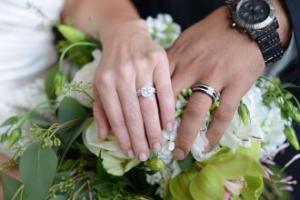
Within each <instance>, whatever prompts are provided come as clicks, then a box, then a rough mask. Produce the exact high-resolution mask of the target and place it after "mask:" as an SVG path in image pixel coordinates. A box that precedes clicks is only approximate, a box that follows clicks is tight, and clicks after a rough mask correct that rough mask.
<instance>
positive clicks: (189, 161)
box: [178, 154, 195, 171]
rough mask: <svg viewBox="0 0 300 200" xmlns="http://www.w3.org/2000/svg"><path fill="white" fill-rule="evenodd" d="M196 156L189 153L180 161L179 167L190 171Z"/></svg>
mask: <svg viewBox="0 0 300 200" xmlns="http://www.w3.org/2000/svg"><path fill="white" fill-rule="evenodd" d="M194 161H195V160H194V158H193V156H192V155H191V154H189V155H188V156H187V157H186V158H185V159H184V160H180V161H178V164H179V167H180V169H181V170H182V171H188V170H189V169H190V168H191V167H192V166H193V164H194Z"/></svg>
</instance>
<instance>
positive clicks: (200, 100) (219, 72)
mask: <svg viewBox="0 0 300 200" xmlns="http://www.w3.org/2000/svg"><path fill="white" fill-rule="evenodd" d="M229 16H230V13H229V9H228V8H226V7H221V8H219V9H217V10H216V11H214V12H213V13H212V14H211V15H210V16H208V17H207V18H205V19H204V20H203V21H201V22H199V23H197V24H195V25H194V26H192V27H191V28H189V29H188V30H187V31H185V32H184V33H183V34H182V35H181V37H180V38H179V39H178V41H177V42H176V43H175V44H174V46H173V47H172V48H171V49H170V50H169V51H168V56H169V61H170V65H171V69H172V70H171V71H172V84H173V89H174V93H175V95H178V93H179V92H180V91H181V90H182V89H184V88H189V87H191V86H193V85H194V84H198V83H200V84H207V85H209V86H211V87H213V88H214V89H216V90H217V91H219V92H221V99H220V107H219V108H218V109H217V110H216V111H215V112H214V114H213V119H212V122H211V124H210V127H209V129H208V132H207V139H208V141H209V146H208V147H207V150H210V149H212V148H213V147H214V146H215V145H217V144H218V143H219V140H220V139H221V137H222V135H223V134H224V132H225V131H226V128H227V126H228V125H229V124H230V122H231V120H232V118H233V115H234V113H235V111H236V109H237V107H238V106H239V103H240V99H241V98H242V97H243V95H244V94H245V93H246V92H247V91H248V89H249V88H250V87H251V86H252V84H253V83H254V82H255V81H256V79H257V78H258V77H259V76H260V75H261V74H262V72H263V69H264V66H265V64H264V60H263V57H262V55H261V52H260V50H259V48H258V46H257V44H256V42H255V41H252V40H251V39H250V38H249V36H248V35H247V34H246V33H241V32H239V31H237V30H235V29H233V28H231V26H230V19H229ZM278 19H279V22H280V26H281V30H280V35H281V36H282V37H281V38H282V39H284V40H285V41H286V40H288V38H287V37H283V36H287V35H288V22H287V19H286V18H285V19H284V18H281V17H278ZM211 104H212V100H211V98H210V97H209V96H207V95H206V94H204V93H199V92H197V93H194V94H193V96H192V97H191V98H190V100H189V102H188V105H187V108H186V110H185V112H184V115H183V120H182V125H181V127H180V129H179V135H178V138H177V144H176V149H175V151H174V156H175V158H177V159H184V158H185V156H186V155H187V154H188V153H189V151H190V149H191V146H192V145H193V142H194V140H195V138H196V137H197V134H198V131H199V130H200V128H201V125H202V124H203V121H204V118H205V115H206V113H207V112H208V110H209V107H210V106H211Z"/></svg>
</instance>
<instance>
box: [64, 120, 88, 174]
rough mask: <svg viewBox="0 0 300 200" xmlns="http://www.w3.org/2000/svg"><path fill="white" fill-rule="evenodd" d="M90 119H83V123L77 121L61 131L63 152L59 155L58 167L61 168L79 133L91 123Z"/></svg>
mask: <svg viewBox="0 0 300 200" xmlns="http://www.w3.org/2000/svg"><path fill="white" fill-rule="evenodd" d="M91 121H92V120H91V119H87V120H85V121H84V122H83V123H82V122H78V124H77V125H76V126H74V127H72V128H70V129H67V130H64V132H62V133H61V134H62V139H63V143H64V148H63V154H62V156H61V157H60V161H59V168H61V166H62V163H63V161H64V159H65V156H66V155H67V153H68V151H69V149H70V148H71V146H72V144H73V143H74V142H75V140H76V139H77V138H78V137H79V136H80V135H81V133H82V132H83V131H84V130H86V129H87V127H88V126H89V125H90V124H91Z"/></svg>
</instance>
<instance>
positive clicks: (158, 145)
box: [153, 142, 161, 151]
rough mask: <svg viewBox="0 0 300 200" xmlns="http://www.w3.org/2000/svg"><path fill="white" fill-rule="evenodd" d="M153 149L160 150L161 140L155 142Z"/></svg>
mask: <svg viewBox="0 0 300 200" xmlns="http://www.w3.org/2000/svg"><path fill="white" fill-rule="evenodd" d="M153 149H154V150H155V151H160V150H161V144H160V143H159V142H157V143H155V144H154V145H153Z"/></svg>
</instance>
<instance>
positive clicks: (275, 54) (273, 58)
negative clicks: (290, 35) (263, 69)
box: [251, 19, 284, 66]
mask: <svg viewBox="0 0 300 200" xmlns="http://www.w3.org/2000/svg"><path fill="white" fill-rule="evenodd" d="M278 28H279V25H278V22H277V20H276V19H275V20H274V22H273V23H272V24H270V25H269V26H268V27H266V28H265V29H263V30H259V31H257V30H256V31H253V32H252V33H251V35H252V37H253V39H255V40H256V41H257V43H258V46H259V48H260V50H261V53H262V55H263V57H264V60H265V63H266V65H267V66H269V65H271V64H273V63H275V62H277V61H278V60H280V59H281V58H282V56H283V54H284V48H283V46H282V44H281V41H280V37H279V34H278V33H277V29H278Z"/></svg>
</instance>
